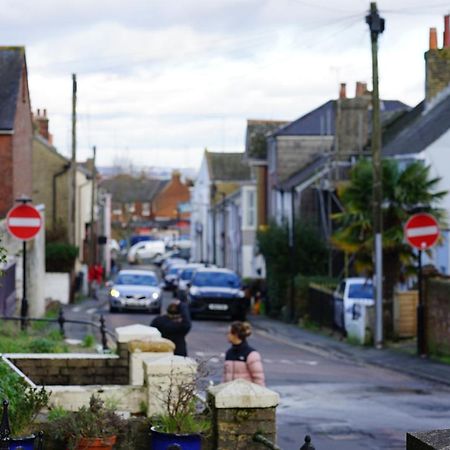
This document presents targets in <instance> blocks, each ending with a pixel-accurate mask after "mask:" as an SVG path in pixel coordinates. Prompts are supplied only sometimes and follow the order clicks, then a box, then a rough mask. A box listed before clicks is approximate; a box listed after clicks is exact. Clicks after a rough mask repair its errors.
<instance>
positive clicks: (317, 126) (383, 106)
mask: <svg viewBox="0 0 450 450" xmlns="http://www.w3.org/2000/svg"><path fill="white" fill-rule="evenodd" d="M409 109H410V107H409V106H408V105H405V104H404V103H402V102H400V101H398V100H381V101H380V110H381V120H382V121H384V120H388V119H389V118H390V117H391V116H392V114H394V113H396V112H397V111H404V110H409ZM368 113H369V118H370V110H369V112H368ZM335 118H336V100H329V101H327V102H325V103H324V104H323V105H320V106H319V107H318V108H316V109H313V110H312V111H310V112H309V113H308V114H305V115H304V116H302V117H300V118H298V119H297V120H294V121H293V122H291V123H290V124H288V125H286V126H284V127H283V128H281V129H280V130H278V131H277V132H275V133H274V134H273V135H274V136H334V134H335V131H336V121H335Z"/></svg>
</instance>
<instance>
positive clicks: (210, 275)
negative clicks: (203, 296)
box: [192, 272, 241, 288]
mask: <svg viewBox="0 0 450 450" xmlns="http://www.w3.org/2000/svg"><path fill="white" fill-rule="evenodd" d="M192 284H193V285H194V286H200V287H202V286H210V287H229V288H239V287H240V284H241V283H240V281H239V277H238V276H237V275H235V274H233V273H226V272H197V273H196V274H195V275H194V278H193V279H192Z"/></svg>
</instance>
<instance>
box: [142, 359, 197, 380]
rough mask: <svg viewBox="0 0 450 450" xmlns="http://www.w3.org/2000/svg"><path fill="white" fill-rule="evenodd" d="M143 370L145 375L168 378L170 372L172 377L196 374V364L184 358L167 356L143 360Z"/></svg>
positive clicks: (192, 360)
mask: <svg viewBox="0 0 450 450" xmlns="http://www.w3.org/2000/svg"><path fill="white" fill-rule="evenodd" d="M144 368H145V373H146V374H147V375H161V374H162V375H166V376H169V375H170V373H171V372H172V371H173V373H174V375H180V374H193V373H196V372H197V362H196V361H195V360H194V359H192V358H187V357H184V356H178V355H168V356H162V357H161V358H153V359H151V360H144Z"/></svg>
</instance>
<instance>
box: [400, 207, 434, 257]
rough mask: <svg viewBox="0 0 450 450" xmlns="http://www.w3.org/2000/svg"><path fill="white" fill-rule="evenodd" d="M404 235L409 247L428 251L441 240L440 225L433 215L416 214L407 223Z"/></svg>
mask: <svg viewBox="0 0 450 450" xmlns="http://www.w3.org/2000/svg"><path fill="white" fill-rule="evenodd" d="M404 233H405V238H406V240H407V241H408V244H409V245H411V246H412V247H414V248H417V249H419V250H427V249H429V248H431V247H433V246H434V245H435V244H436V242H437V241H438V239H439V234H440V232H439V224H438V221H437V220H436V218H435V217H433V216H432V215H431V214H425V213H419V214H414V215H413V216H411V217H410V218H409V219H408V221H407V222H406V225H405V229H404Z"/></svg>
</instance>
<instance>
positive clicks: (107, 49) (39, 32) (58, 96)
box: [0, 0, 450, 169]
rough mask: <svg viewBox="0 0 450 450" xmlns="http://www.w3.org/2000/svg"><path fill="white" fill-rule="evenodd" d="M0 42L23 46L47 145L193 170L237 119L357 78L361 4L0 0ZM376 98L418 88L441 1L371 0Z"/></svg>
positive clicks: (365, 77)
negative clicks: (379, 29)
mask: <svg viewBox="0 0 450 450" xmlns="http://www.w3.org/2000/svg"><path fill="white" fill-rule="evenodd" d="M0 5H1V11H2V14H1V15H0V43H1V45H25V46H26V57H27V65H28V76H29V86H30V96H31V104H32V108H33V111H36V110H37V109H38V108H39V109H41V110H42V109H46V110H47V114H48V117H49V119H50V124H49V126H50V132H51V133H52V134H53V137H54V145H55V146H56V147H57V149H58V150H59V151H60V152H61V153H62V154H64V155H65V156H70V153H71V108H72V98H71V96H72V74H73V73H75V74H76V76H77V81H78V98H77V100H78V102H77V114H78V122H77V123H78V125H77V138H78V145H77V156H78V159H79V160H84V159H86V158H88V157H91V156H92V146H93V145H95V146H96V147H97V161H98V164H99V165H103V166H107V165H109V166H112V165H121V166H129V165H133V166H134V167H135V168H136V167H141V166H146V167H172V168H184V167H189V168H194V169H195V168H198V167H199V164H200V162H201V158H202V155H203V150H204V149H205V148H207V149H208V150H211V151H221V152H222V151H226V152H230V151H234V152H239V151H243V150H244V143H245V129H246V121H247V119H274V120H289V121H291V120H295V119H296V118H298V117H301V116H302V115H303V114H306V113H307V112H309V111H311V110H312V109H314V108H315V107H317V106H319V105H320V104H322V103H324V102H325V101H327V100H329V99H334V98H337V96H338V90H339V83H341V82H343V83H347V95H348V96H353V95H354V88H355V83H356V81H363V82H367V83H368V85H369V88H370V87H371V52H370V34H369V30H368V26H367V24H366V23H365V20H364V17H365V15H366V14H367V12H368V9H369V7H370V3H369V2H368V1H365V0H340V1H336V0H304V1H303V0H178V1H176V2H175V1H172V2H171V1H167V0H126V1H125V0H107V1H106V0H64V1H61V0H40V1H39V2H36V1H34V0H0ZM377 5H378V8H379V10H380V14H381V16H382V17H384V18H385V20H386V30H385V32H384V33H383V34H382V35H381V37H380V40H379V46H380V49H379V69H380V94H381V97H382V98H384V99H398V100H401V101H403V102H405V103H407V104H409V105H411V106H413V105H415V104H417V103H418V102H419V101H420V100H421V99H422V98H423V97H424V82H425V81H424V78H425V77H424V75H425V69H424V57H423V54H424V52H425V51H426V50H427V48H428V34H429V28H430V27H437V29H438V37H439V46H441V45H442V32H443V23H444V19H443V16H444V15H445V14H447V13H449V12H450V4H449V3H448V2H443V1H442V0H422V1H421V0H395V1H393V0H390V1H389V0H381V1H379V2H378V3H377Z"/></svg>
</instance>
